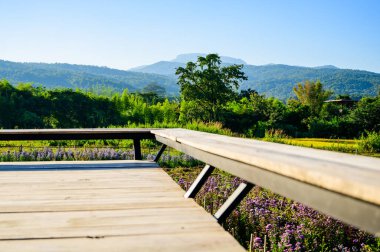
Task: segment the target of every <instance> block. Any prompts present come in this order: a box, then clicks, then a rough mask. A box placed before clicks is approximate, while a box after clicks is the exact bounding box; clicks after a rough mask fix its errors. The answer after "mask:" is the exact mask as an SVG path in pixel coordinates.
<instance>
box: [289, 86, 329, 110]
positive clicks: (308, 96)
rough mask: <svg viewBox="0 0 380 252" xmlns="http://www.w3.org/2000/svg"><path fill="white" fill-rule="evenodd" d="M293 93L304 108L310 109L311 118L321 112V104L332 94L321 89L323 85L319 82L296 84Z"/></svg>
mask: <svg viewBox="0 0 380 252" xmlns="http://www.w3.org/2000/svg"><path fill="white" fill-rule="evenodd" d="M293 92H294V93H295V95H296V96H297V98H298V100H299V101H300V102H301V103H302V104H303V105H306V106H309V107H310V112H311V115H312V116H317V115H318V114H319V112H320V111H321V108H322V105H323V102H324V101H325V100H327V99H328V98H329V97H330V95H331V94H332V92H331V91H326V90H324V89H323V85H322V83H321V82H320V81H317V82H313V81H308V80H307V81H305V84H304V85H302V83H298V84H297V86H295V87H294V88H293Z"/></svg>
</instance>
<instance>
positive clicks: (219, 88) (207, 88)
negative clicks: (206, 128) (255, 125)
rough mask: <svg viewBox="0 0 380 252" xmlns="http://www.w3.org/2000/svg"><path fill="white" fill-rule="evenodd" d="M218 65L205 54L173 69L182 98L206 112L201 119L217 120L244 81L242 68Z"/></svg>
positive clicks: (212, 56) (211, 57)
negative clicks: (192, 102) (195, 60)
mask: <svg viewBox="0 0 380 252" xmlns="http://www.w3.org/2000/svg"><path fill="white" fill-rule="evenodd" d="M221 63H222V62H221V60H220V57H219V56H218V55H217V54H209V55H207V56H206V57H198V60H197V62H195V63H194V62H188V63H187V64H186V67H179V68H177V69H176V75H178V84H179V85H180V87H181V95H182V98H183V99H184V100H185V101H194V102H196V104H198V105H199V106H202V108H203V109H204V110H205V112H206V113H207V114H206V115H205V116H206V118H201V119H206V120H208V121H218V120H219V119H220V113H219V112H220V110H221V108H222V107H223V106H225V105H226V103H227V102H228V101H231V100H233V99H234V98H235V97H236V96H237V89H238V88H239V83H240V82H241V81H242V80H247V77H246V76H245V74H244V72H242V71H241V69H242V68H243V65H230V66H224V67H222V66H221Z"/></svg>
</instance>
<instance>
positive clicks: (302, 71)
mask: <svg viewBox="0 0 380 252" xmlns="http://www.w3.org/2000/svg"><path fill="white" fill-rule="evenodd" d="M197 56H204V54H199V53H193V54H182V55H179V56H177V58H176V59H174V60H172V61H160V62H157V63H154V64H151V65H146V66H144V67H138V68H134V69H133V70H134V71H137V72H142V73H154V74H163V75H166V76H170V77H172V78H175V69H176V68H178V67H184V66H185V63H184V62H180V61H184V60H185V59H186V60H191V59H192V61H196V59H197ZM221 59H223V58H222V57H221ZM224 59H227V60H225V61H223V60H222V63H224V64H227V65H229V64H236V63H232V62H240V63H241V62H244V63H243V65H244V68H243V71H244V72H245V73H246V75H247V76H248V80H247V81H244V82H243V83H242V84H241V86H240V89H248V88H251V89H254V90H256V91H258V92H259V93H263V94H265V95H267V96H273V97H277V98H280V99H283V100H286V99H288V98H290V97H293V96H294V94H293V91H292V88H293V87H294V86H295V85H296V84H297V83H299V82H304V81H306V80H311V81H316V80H320V81H321V82H322V83H323V84H324V87H325V88H326V89H330V90H332V91H333V92H334V94H335V95H337V94H348V95H351V96H352V97H353V98H360V97H362V96H375V95H376V94H377V92H378V91H379V86H380V74H378V73H373V72H368V71H362V70H351V69H340V68H338V67H336V66H333V65H324V66H317V67H302V66H289V65H283V64H268V65H262V66H255V65H249V64H246V63H245V61H243V60H241V61H240V59H234V58H231V57H224Z"/></svg>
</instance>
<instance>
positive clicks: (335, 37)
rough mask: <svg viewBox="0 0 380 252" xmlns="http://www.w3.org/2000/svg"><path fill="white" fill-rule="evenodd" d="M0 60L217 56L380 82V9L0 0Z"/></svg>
mask: <svg viewBox="0 0 380 252" xmlns="http://www.w3.org/2000/svg"><path fill="white" fill-rule="evenodd" d="M0 10H1V21H0V32H1V39H0V59H5V60H11V61H21V62H49V63H50V62H51V63H52V62H66V63H74V64H89V65H101V66H108V67H114V68H119V69H128V68H131V67H134V66H138V65H144V64H151V63H154V62H156V61H159V60H170V59H173V58H175V56H176V55H177V54H181V53H190V52H202V53H209V52H216V53H219V54H220V55H226V56H232V57H237V58H241V59H244V60H245V61H247V62H248V63H249V64H254V65H262V64H269V63H276V64H289V65H300V66H319V65H327V64H332V65H336V66H338V67H341V68H351V69H363V70H369V71H374V72H378V73H380V1H379V0H362V1H361V0H355V1H351V0H329V1H325V0H316V1H308V0H299V1H296V0H294V1H292V0H289V1H285V0H283V1H280V0H278V1H270V0H261V1H255V0H247V1H244V0H229V1H224V0H134V1H132V0H130V1H128V0H124V1H122V0H120V1H118V0H61V1H58V0H55V1H54V0H50V1H49V0H44V1H43V0H24V1H20V0H8V1H6V0H0Z"/></svg>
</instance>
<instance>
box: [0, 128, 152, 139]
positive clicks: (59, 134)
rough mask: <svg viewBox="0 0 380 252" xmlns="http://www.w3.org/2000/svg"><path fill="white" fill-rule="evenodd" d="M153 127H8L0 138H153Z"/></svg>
mask: <svg viewBox="0 0 380 252" xmlns="http://www.w3.org/2000/svg"><path fill="white" fill-rule="evenodd" d="M150 131H151V129H123V128H93V129H7V130H0V140H81V139H153V138H154V135H152V134H151V132H150Z"/></svg>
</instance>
